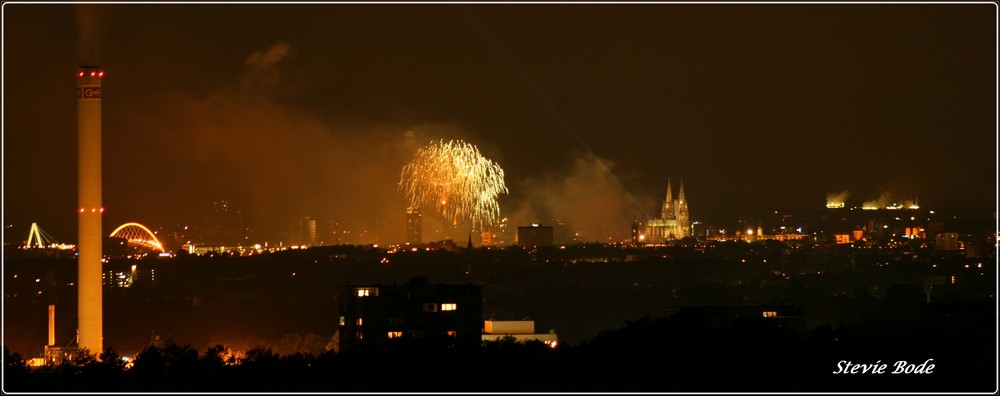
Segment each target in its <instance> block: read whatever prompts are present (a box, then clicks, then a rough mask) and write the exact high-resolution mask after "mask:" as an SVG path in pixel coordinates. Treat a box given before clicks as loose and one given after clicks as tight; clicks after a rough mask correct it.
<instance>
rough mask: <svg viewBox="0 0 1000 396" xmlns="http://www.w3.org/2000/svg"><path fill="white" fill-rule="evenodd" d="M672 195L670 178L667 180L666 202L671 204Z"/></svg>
mask: <svg viewBox="0 0 1000 396" xmlns="http://www.w3.org/2000/svg"><path fill="white" fill-rule="evenodd" d="M673 201H674V194H673V193H672V192H671V191H670V178H669V177H668V178H667V200H666V202H673Z"/></svg>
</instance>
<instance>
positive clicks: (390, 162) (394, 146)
mask: <svg viewBox="0 0 1000 396" xmlns="http://www.w3.org/2000/svg"><path fill="white" fill-rule="evenodd" d="M293 53H294V50H293V48H292V46H291V45H288V44H284V43H281V44H277V45H274V46H272V47H271V48H270V49H268V50H266V51H261V52H257V53H254V54H252V55H250V56H249V57H248V58H247V60H246V62H245V68H244V70H243V72H242V74H240V75H239V78H237V79H234V81H233V82H232V83H231V84H229V86H228V88H224V89H221V90H219V91H217V92H213V93H209V94H206V95H193V94H188V93H176V92H175V93H169V94H162V95H157V96H154V97H152V98H151V99H150V100H149V101H148V102H146V103H135V104H131V103H130V104H129V105H130V106H132V108H131V109H130V111H129V113H130V116H129V120H128V127H130V128H132V131H134V132H131V133H129V134H120V135H119V136H123V139H124V138H127V139H131V141H129V142H127V144H128V146H129V147H155V148H157V150H158V151H159V154H158V155H159V156H160V157H158V158H150V153H149V152H148V150H138V151H137V150H134V149H132V150H126V151H131V152H133V153H129V154H123V155H132V156H135V158H124V159H120V160H121V161H124V162H126V163H147V162H152V163H157V164H163V165H164V166H169V167H170V168H172V169H171V171H170V172H163V174H162V176H161V179H160V180H158V181H157V182H156V184H155V185H154V186H150V187H147V188H148V189H150V190H159V191H161V192H158V193H147V195H158V196H164V197H175V198H174V199H175V200H178V198H176V197H184V196H187V197H190V200H191V201H192V202H169V203H159V207H161V208H169V209H170V210H175V211H180V210H184V211H185V212H186V213H177V214H175V216H174V217H176V218H196V220H195V222H197V221H198V220H197V216H199V215H200V214H204V213H205V211H206V210H208V209H206V208H210V207H211V203H212V201H213V200H217V199H226V200H229V201H230V203H231V204H232V206H233V207H237V208H239V209H241V211H242V213H243V214H244V218H243V221H244V223H245V224H246V225H247V226H253V227H255V231H254V235H253V236H254V238H255V239H257V241H258V242H265V241H272V242H273V241H276V240H281V238H282V234H283V233H287V232H289V229H290V228H291V227H292V225H293V224H294V222H295V221H296V219H297V218H299V217H302V216H308V217H310V218H312V219H314V220H317V236H318V239H319V242H323V243H327V244H331V243H351V244H369V243H399V242H402V241H403V240H404V235H405V224H406V223H405V209H406V202H405V199H404V197H403V196H402V194H400V193H399V192H398V191H397V186H396V183H397V181H398V179H399V172H400V169H401V168H402V167H403V165H404V164H405V163H406V162H407V161H409V159H410V158H412V156H413V154H414V153H415V152H416V151H417V149H418V148H419V146H421V145H422V144H423V143H425V142H427V141H428V140H429V139H432V138H436V137H441V136H442V135H445V136H453V133H452V132H454V131H460V128H457V127H455V126H451V125H449V124H418V125H394V124H390V123H375V122H372V123H368V124H359V123H357V122H354V123H353V124H350V125H347V124H344V123H342V122H337V121H327V117H323V115H317V114H311V113H308V112H306V111H304V110H302V109H299V108H296V107H292V106H290V105H285V104H282V103H281V102H279V101H277V100H274V99H273V97H272V95H270V94H269V93H270V91H274V90H275V88H280V86H278V83H279V79H278V73H279V69H280V68H281V65H282V62H283V61H284V60H287V59H289V55H290V54H293ZM456 134H457V133H456ZM125 136H127V137H125ZM122 144H124V143H122ZM136 151H137V152H136ZM163 178H172V179H163ZM122 179H124V178H116V180H122ZM129 180H131V181H130V183H136V182H137V181H136V179H135V178H134V177H132V178H129ZM150 183H152V182H150ZM165 189H170V191H163V190H165ZM144 198H145V197H134V198H133V199H135V200H140V199H144ZM179 200H182V201H183V198H180V199H179ZM152 204H153V203H150V205H152ZM181 205H185V206H186V207H184V208H182V207H181ZM161 221H163V220H161ZM166 221H172V220H166ZM334 231H336V233H334Z"/></svg>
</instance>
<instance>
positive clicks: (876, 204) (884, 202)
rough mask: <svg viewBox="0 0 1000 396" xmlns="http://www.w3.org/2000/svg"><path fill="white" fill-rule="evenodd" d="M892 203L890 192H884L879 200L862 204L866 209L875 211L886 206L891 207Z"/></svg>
mask: <svg viewBox="0 0 1000 396" xmlns="http://www.w3.org/2000/svg"><path fill="white" fill-rule="evenodd" d="M891 203H892V197H890V196H889V192H887V191H883V192H882V193H881V194H880V195H879V196H878V198H876V199H874V200H871V201H865V203H863V204H861V207H862V208H866V209H873V208H878V209H881V208H884V207H886V206H889V204H891Z"/></svg>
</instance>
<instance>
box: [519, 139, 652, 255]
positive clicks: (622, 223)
mask: <svg viewBox="0 0 1000 396" xmlns="http://www.w3.org/2000/svg"><path fill="white" fill-rule="evenodd" d="M614 168H615V164H614V163H612V162H611V161H609V160H606V159H602V158H599V157H597V156H593V155H588V154H582V153H574V154H571V155H570V165H569V169H568V170H567V171H565V172H548V173H545V174H542V175H539V176H537V177H533V178H530V179H527V180H525V181H523V182H521V183H520V184H519V185H518V186H517V189H518V190H521V191H522V195H523V196H524V199H523V201H522V202H521V203H520V204H519V205H518V206H516V209H514V210H513V212H512V213H511V215H510V220H511V221H510V227H516V226H519V225H520V226H524V225H528V224H531V223H542V224H544V225H554V226H555V227H556V229H555V233H556V242H557V243H569V242H572V241H574V240H576V241H579V242H590V241H600V242H619V241H622V240H625V239H627V238H628V236H629V235H630V234H629V233H630V228H629V227H630V224H631V223H632V221H633V219H635V218H642V216H644V215H642V214H641V213H640V212H641V209H640V208H638V207H637V206H636V203H635V200H634V199H633V197H631V196H630V195H629V194H628V192H626V191H625V190H624V189H623V188H622V185H621V183H619V180H615V178H616V177H619V176H621V177H627V175H619V176H615V173H614V172H609V170H611V171H613V170H614ZM512 190H513V188H512ZM647 206H648V205H647ZM643 220H645V219H643ZM560 223H561V224H560ZM515 229H516V228H515ZM560 236H561V238H560Z"/></svg>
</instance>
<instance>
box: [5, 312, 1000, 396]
mask: <svg viewBox="0 0 1000 396" xmlns="http://www.w3.org/2000/svg"><path fill="white" fill-rule="evenodd" d="M988 308H989V307H983V310H982V311H983V312H980V311H981V310H979V309H970V308H969V307H965V308H963V310H964V311H962V312H960V311H954V310H953V311H950V312H949V313H948V314H947V315H931V316H929V318H930V319H926V318H925V319H921V320H902V321H901V320H894V319H891V318H888V319H886V320H884V321H883V322H882V323H871V325H870V326H858V325H853V326H845V325H836V326H833V325H825V326H820V327H817V328H815V329H812V330H808V331H805V330H794V329H790V328H787V327H782V326H781V325H780V324H779V323H778V322H776V321H772V320H767V319H764V318H745V317H744V318H737V319H734V320H728V321H725V322H723V323H719V322H718V321H717V320H713V318H711V317H706V316H705V315H700V314H698V313H697V312H687V313H685V312H682V313H679V314H676V315H674V316H672V317H669V318H653V319H650V318H643V319H639V320H636V321H632V322H629V323H628V324H627V325H626V326H624V327H622V328H620V329H616V330H608V331H604V332H602V333H600V334H598V335H597V336H596V337H594V338H593V339H591V340H589V341H587V342H584V343H581V344H579V345H560V346H559V347H558V348H555V349H552V348H549V347H548V346H546V345H544V344H542V343H540V342H529V343H516V342H514V341H513V340H512V339H505V340H501V341H498V342H490V343H486V344H484V345H483V346H482V347H481V348H475V349H472V350H461V349H447V348H441V347H440V345H424V344H404V345H399V346H398V347H397V348H392V349H387V350H354V351H350V352H347V353H341V354H336V353H333V352H326V353H322V354H319V355H307V354H301V353H297V354H292V355H285V356H282V355H277V354H275V353H273V352H272V351H271V350H269V349H255V350H251V351H248V352H246V353H245V354H241V355H239V356H235V355H233V354H231V353H230V351H227V349H226V348H224V347H222V346H216V347H211V348H208V349H206V350H205V351H204V352H199V351H197V350H196V349H194V348H192V347H191V346H190V345H179V344H176V343H167V344H166V345H164V346H162V347H155V346H149V347H147V348H146V349H145V350H143V351H142V352H141V353H140V354H139V355H138V356H137V357H136V359H135V361H134V366H132V367H131V368H128V369H126V368H125V366H124V364H123V362H122V361H121V360H120V358H119V357H118V356H117V353H116V352H115V351H114V350H111V349H109V350H107V351H105V353H104V354H103V355H102V358H101V359H100V360H97V359H93V358H92V357H89V356H84V357H81V358H80V359H77V360H76V361H74V362H69V363H66V364H63V365H61V366H57V367H46V368H39V369H31V368H28V367H26V366H24V364H23V363H22V362H21V360H20V357H19V356H17V355H11V354H9V352H8V351H7V349H6V348H5V354H4V370H5V372H4V374H5V376H4V386H5V389H4V390H5V391H76V392H99V391H144V392H149V391H231V392H248V391H252V392H268V391H275V392H280V391H286V392H287V391H317V392H393V391H423V392H447V391H474V392H491V391H496V392H504V391H510V392H515V391H552V392H558V391H565V392H600V391H604V392H629V391H641V392H682V391H693V392H711V391H737V392H739V391H793V392H794V391H834V392H836V391H899V392H915V391H920V392H935V391H937V392H953V391H978V392H989V391H992V390H994V387H995V383H996V382H995V379H996V365H995V359H996V357H995V355H994V353H995V345H996V344H995V340H994V339H993V334H994V333H993V332H992V331H989V332H987V331H986V330H987V329H984V328H976V327H978V326H995V321H994V320H993V319H992V318H991V317H990V316H989V315H990V310H989V309H988ZM942 309H943V308H942ZM966 311H967V312H966ZM982 313H985V314H986V315H982ZM991 323H992V324H991ZM970 330H971V331H970ZM927 359H934V360H933V362H934V364H935V365H936V368H935V369H934V371H933V372H932V373H931V374H891V371H893V364H894V363H895V362H896V361H901V360H905V361H908V362H912V363H920V362H924V361H926V360H927ZM842 361H851V362H852V363H863V364H875V363H877V362H881V363H887V364H888V365H889V367H888V369H887V372H886V373H885V374H865V375H859V374H852V375H845V374H834V372H835V371H837V370H838V367H839V365H841V363H840V362H842Z"/></svg>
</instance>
